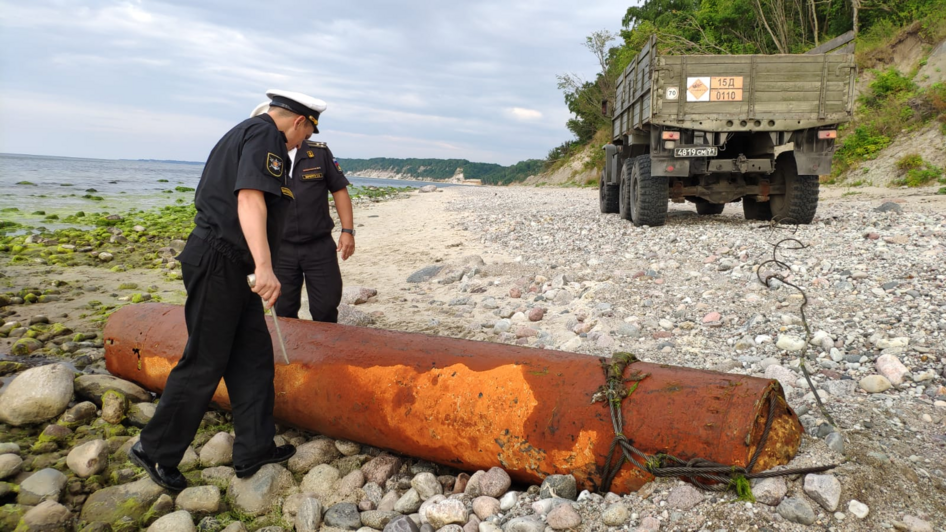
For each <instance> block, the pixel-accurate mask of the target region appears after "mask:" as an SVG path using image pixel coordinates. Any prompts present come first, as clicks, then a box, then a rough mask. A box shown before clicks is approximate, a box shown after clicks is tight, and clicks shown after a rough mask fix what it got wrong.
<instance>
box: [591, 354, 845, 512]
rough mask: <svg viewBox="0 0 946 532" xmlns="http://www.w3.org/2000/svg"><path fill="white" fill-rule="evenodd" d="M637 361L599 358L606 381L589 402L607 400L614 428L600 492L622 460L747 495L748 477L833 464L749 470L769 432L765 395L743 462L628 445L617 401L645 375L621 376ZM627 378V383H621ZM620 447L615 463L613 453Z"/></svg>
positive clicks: (771, 406) (772, 404)
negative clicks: (761, 421) (755, 437)
mask: <svg viewBox="0 0 946 532" xmlns="http://www.w3.org/2000/svg"><path fill="white" fill-rule="evenodd" d="M634 362H637V357H635V356H634V355H633V354H631V353H615V354H614V355H613V356H612V358H611V363H608V362H607V361H603V362H602V366H603V367H604V373H605V379H606V384H605V386H602V388H601V389H599V391H598V392H597V393H596V394H595V395H594V397H593V398H592V402H604V401H607V403H608V407H609V408H610V410H611V424H612V427H613V428H614V440H613V441H612V442H611V447H610V449H609V450H608V457H607V460H606V461H605V464H604V469H603V471H602V474H601V480H602V481H601V492H602V493H604V492H608V491H610V490H611V483H612V482H613V481H614V478H615V477H616V476H617V474H618V472H619V471H620V470H621V468H622V467H623V466H624V464H625V462H630V463H631V464H634V466H636V467H637V468H639V469H642V470H644V471H647V472H648V473H650V474H652V475H654V476H655V477H680V478H683V479H685V480H688V481H690V482H691V483H692V484H693V485H695V486H697V487H699V488H702V489H704V490H707V491H727V490H729V489H733V490H735V491H736V492H737V493H738V494H739V495H740V496H743V495H744V494H745V493H748V495H749V496H750V497H751V490H749V485H748V480H749V479H754V478H769V477H779V476H788V475H801V474H807V473H821V472H824V471H828V470H831V469H834V468H835V467H837V465H836V464H832V465H826V466H816V467H805V468H797V469H787V470H778V471H772V470H769V471H761V472H758V473H753V472H752V468H753V467H755V464H756V461H757V460H758V459H759V455H760V454H761V453H762V449H763V448H764V447H765V442H766V440H767V439H768V436H769V429H771V428H772V422H773V420H774V415H775V399H774V398H770V399H769V415H768V419H766V421H765V429H764V430H763V431H762V436H761V438H760V439H759V444H758V446H756V450H755V452H754V453H753V454H752V458H751V459H750V460H749V463H748V464H747V465H746V466H745V467H742V466H734V465H725V464H720V463H716V462H712V461H710V460H705V459H702V458H694V459H692V460H681V459H680V458H677V457H675V456H672V455H669V454H664V453H660V454H656V455H648V454H646V453H644V452H642V451H640V450H639V449H637V448H635V447H634V445H632V443H631V441H630V440H629V439H628V438H627V436H625V435H624V416H623V414H622V410H621V405H622V403H623V402H624V399H626V398H627V397H630V395H631V394H633V393H634V390H636V389H637V386H638V384H639V383H640V381H643V380H644V379H646V378H647V377H648V376H649V374H646V373H641V372H639V371H638V372H635V373H633V374H631V376H630V377H629V378H627V379H625V378H624V371H625V369H626V368H627V367H628V366H630V365H631V364H633V363H634ZM628 382H631V383H633V384H631V386H630V387H628V388H625V387H624V385H625V384H626V383H628ZM618 449H620V454H618V455H617V462H616V463H615V454H616V453H617V451H618Z"/></svg>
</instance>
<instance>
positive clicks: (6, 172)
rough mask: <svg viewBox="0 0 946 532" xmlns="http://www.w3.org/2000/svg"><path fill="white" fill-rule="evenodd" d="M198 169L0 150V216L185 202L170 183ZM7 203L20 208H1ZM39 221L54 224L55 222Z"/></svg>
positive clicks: (184, 181) (194, 178) (381, 183)
mask: <svg viewBox="0 0 946 532" xmlns="http://www.w3.org/2000/svg"><path fill="white" fill-rule="evenodd" d="M203 168H204V165H203V163H197V164H190V163H165V162H154V161H115V160H108V159H79V158H73V157H45V156H38V155H16V154H5V153H0V219H4V220H12V221H23V222H32V223H31V225H32V224H35V223H36V220H37V219H41V216H38V215H31V214H30V213H33V212H36V211H44V212H45V213H46V214H72V213H74V212H76V211H79V210H84V211H87V212H103V211H107V212H121V211H126V210H128V209H131V208H133V207H134V208H138V209H143V210H147V209H150V208H153V207H161V206H164V205H172V204H175V203H188V202H191V201H193V200H194V193H193V192H191V191H185V192H179V191H176V190H175V187H187V188H196V187H197V182H198V181H199V180H200V173H201V171H203ZM347 177H348V180H349V181H351V183H352V184H353V185H355V186H358V187H368V186H378V187H388V186H390V187H422V186H424V185H429V184H433V185H437V186H438V187H446V186H452V185H450V184H448V183H427V182H424V181H401V180H397V179H373V178H369V177H357V176H347ZM18 183H24V184H18ZM25 183H32V184H25ZM169 191H170V192H169ZM85 196H92V198H87V197H85ZM94 198H102V199H101V200H97V199H94ZM178 200H181V201H180V202H178ZM10 208H17V209H19V211H18V212H17V211H9V210H8V211H3V209H10ZM43 225H45V226H46V227H47V228H50V229H53V228H54V224H48V223H47V224H43Z"/></svg>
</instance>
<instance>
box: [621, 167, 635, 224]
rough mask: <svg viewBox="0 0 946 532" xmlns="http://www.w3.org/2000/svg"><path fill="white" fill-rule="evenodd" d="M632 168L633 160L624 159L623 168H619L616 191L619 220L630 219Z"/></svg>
mask: <svg viewBox="0 0 946 532" xmlns="http://www.w3.org/2000/svg"><path fill="white" fill-rule="evenodd" d="M633 166H634V159H625V161H624V166H622V167H621V183H620V184H619V185H618V186H619V191H618V212H619V213H621V218H624V219H625V220H630V219H631V167H633Z"/></svg>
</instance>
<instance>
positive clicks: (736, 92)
mask: <svg viewBox="0 0 946 532" xmlns="http://www.w3.org/2000/svg"><path fill="white" fill-rule="evenodd" d="M710 101H711V102H741V101H742V89H712V90H710Z"/></svg>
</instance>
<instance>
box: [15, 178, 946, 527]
mask: <svg viewBox="0 0 946 532" xmlns="http://www.w3.org/2000/svg"><path fill="white" fill-rule="evenodd" d="M822 192H823V193H822V197H823V201H822V203H821V205H820V206H819V210H818V215H817V216H816V219H815V222H814V223H813V224H812V225H809V226H802V227H798V228H782V227H772V226H768V225H765V224H762V223H759V222H748V221H746V220H744V219H743V217H742V213H741V208H740V206H739V204H731V205H728V206H727V207H726V209H725V211H724V212H723V214H722V215H719V216H698V215H697V214H696V212H695V209H693V208H692V206H687V205H671V215H670V217H669V220H668V223H667V225H665V226H663V227H658V228H648V227H642V228H638V227H634V226H633V225H631V224H630V223H629V222H627V221H625V220H622V219H620V218H619V217H618V216H617V215H602V214H600V213H599V212H598V203H597V191H596V190H591V189H576V188H543V187H540V188H525V187H512V188H496V187H450V188H447V189H437V190H435V191H430V192H424V191H411V192H405V191H401V192H394V191H392V192H391V193H390V194H386V195H384V197H383V198H382V197H380V196H378V197H365V198H363V199H361V200H359V201H358V202H356V205H355V220H356V228H357V230H358V236H357V240H356V245H357V249H356V254H355V255H354V256H353V257H352V258H351V259H349V260H348V261H346V262H344V263H342V274H343V278H344V280H345V286H346V288H345V293H344V296H343V305H342V308H341V312H340V316H341V321H342V323H345V324H348V325H357V326H363V327H376V328H382V329H392V330H400V331H406V332H424V333H428V334H435V335H440V336H451V337H457V338H466V339H471V340H478V341H485V342H496V343H504V344H515V345H521V346H527V347H540V348H545V349H554V350H562V351H570V352H577V353H584V354H587V355H589V356H595V357H608V356H610V355H611V354H612V353H614V352H618V351H628V352H632V353H634V354H635V355H636V356H637V357H638V358H639V359H641V360H644V361H647V362H654V363H659V364H669V365H675V366H685V367H691V368H698V369H706V370H713V371H718V372H723V373H733V374H740V375H751V376H756V377H764V378H770V379H776V380H777V381H778V382H779V383H780V385H781V387H782V389H783V390H784V392H785V396H786V398H787V400H788V403H789V405H790V406H791V407H792V408H793V409H794V410H795V412H796V413H797V414H798V415H799V417H800V420H801V422H802V424H803V426H804V427H805V431H806V432H805V435H804V436H803V438H802V444H801V448H800V450H799V452H798V455H797V456H796V457H795V459H794V460H792V462H791V463H790V464H788V466H787V467H805V466H810V465H821V464H838V467H837V468H835V469H834V470H832V471H830V472H826V473H822V474H809V475H796V476H787V477H777V478H772V479H766V480H759V481H753V485H752V492H753V499H754V501H753V500H739V499H738V498H737V496H736V494H735V493H733V492H704V491H701V490H698V489H697V488H695V487H693V486H692V485H690V484H687V483H685V482H682V481H680V480H676V479H659V480H656V481H654V482H651V483H649V484H647V485H646V486H645V487H644V488H643V489H642V490H640V491H638V492H635V493H631V494H622V495H618V494H614V493H590V492H584V491H579V490H578V489H577V488H576V485H575V480H574V478H572V477H570V476H569V475H555V476H550V477H548V478H546V479H545V481H544V482H543V483H542V484H541V485H533V486H528V485H519V484H516V483H514V482H513V481H512V480H511V479H510V477H509V475H508V474H507V473H506V472H505V471H503V470H502V469H501V468H498V467H497V468H493V469H490V470H484V471H460V470H456V469H453V468H450V467H446V466H444V465H439V464H433V463H430V462H426V461H424V460H422V459H419V458H417V457H411V456H403V455H397V454H394V453H391V452H389V451H387V450H385V449H379V448H374V447H370V446H367V445H363V444H361V443H359V442H349V441H342V440H332V439H330V438H327V437H325V436H322V435H319V434H316V433H311V432H306V431H302V430H299V429H294V428H290V427H279V430H278V436H277V440H278V441H279V443H292V444H294V445H296V446H297V447H298V448H299V452H298V454H297V455H296V456H295V457H294V458H293V459H291V460H290V461H289V462H288V463H287V464H282V465H269V466H266V467H264V469H263V470H261V472H260V473H258V474H257V475H256V476H255V477H253V479H249V480H239V479H236V478H235V477H234V474H233V469H232V455H231V453H232V440H233V438H232V424H231V423H230V418H229V414H228V413H226V412H223V411H217V410H213V409H211V410H209V411H208V412H207V414H206V416H205V419H204V423H203V425H202V428H201V430H200V432H199V433H198V435H197V437H196V438H195V440H194V442H193V443H192V445H191V449H190V450H189V451H188V454H187V456H186V457H185V460H184V463H182V464H181V469H182V470H183V471H185V473H186V475H187V477H188V480H189V485H190V487H189V488H188V489H187V490H185V491H184V492H181V493H180V494H174V493H169V492H165V491H164V490H162V489H161V488H160V487H158V486H156V485H155V484H153V483H152V482H151V481H150V480H149V479H148V477H147V475H146V474H144V473H143V471H142V470H140V469H138V468H136V467H135V466H134V465H133V464H132V463H131V462H130V461H128V459H127V450H128V448H130V447H131V445H133V443H134V442H135V441H136V435H137V433H138V431H139V430H140V427H141V426H143V425H144V424H145V423H146V422H147V420H148V419H149V417H150V413H153V411H154V406H155V402H156V401H157V400H159V398H158V397H155V396H154V395H153V394H151V393H149V392H147V391H146V390H142V389H141V388H139V387H138V386H137V385H135V384H133V383H129V382H126V381H121V380H119V379H116V378H115V377H112V376H109V375H107V374H106V372H105V371H104V362H103V356H104V349H103V345H102V337H101V328H102V325H103V323H104V321H105V320H106V319H107V316H108V314H109V313H110V312H111V311H114V309H116V308H118V307H120V306H123V305H129V304H148V303H149V301H164V302H170V303H176V304H180V303H183V300H184V297H185V294H184V293H183V285H182V283H181V282H180V279H179V265H177V264H176V261H174V258H173V257H174V255H175V254H176V249H178V248H179V247H180V246H181V245H182V244H183V241H182V238H183V237H184V236H186V217H187V214H188V213H187V211H186V208H187V207H186V206H170V207H166V209H167V210H166V211H164V212H161V211H155V210H148V211H141V212H137V211H136V212H129V211H121V213H120V214H114V215H108V216H117V218H113V219H111V220H108V216H100V217H98V218H97V219H101V220H103V221H102V222H100V223H99V224H96V227H97V229H94V230H90V229H83V230H73V232H69V231H70V230H68V229H63V231H64V232H62V233H59V234H57V235H55V237H54V236H53V235H49V234H37V233H36V232H35V231H25V232H21V233H20V234H11V233H7V235H8V236H6V237H4V240H3V242H2V246H3V247H2V248H0V264H2V265H3V268H2V274H3V276H2V277H0V311H2V320H0V321H2V322H3V325H2V327H0V336H3V338H0V374H2V383H3V386H0V421H2V423H3V424H2V425H0V442H2V443H0V504H2V506H0V530H8V529H9V530H37V531H38V530H90V531H92V530H95V531H104V530H113V531H117V530H123V531H124V530H150V531H163V530H167V531H170V530H202V531H204V530H207V531H209V530H213V531H219V530H227V531H228V532H235V531H238V530H250V531H254V530H266V531H267V532H276V531H279V530H283V531H291V530H297V531H317V530H324V531H335V530H357V531H360V532H370V531H373V530H384V531H386V532H394V531H416V530H424V531H444V532H460V531H463V532H474V531H479V532H498V531H502V532H531V531H536V532H546V531H547V530H582V531H619V530H620V531H629V530H640V531H650V530H701V531H702V530H705V531H721V530H733V531H735V530H739V531H742V530H838V531H847V530H850V531H860V530H910V531H926V530H930V531H934V530H946V317H944V316H946V286H944V285H946V270H944V268H943V264H944V259H946V198H943V197H942V196H935V195H931V194H929V193H924V192H923V191H920V192H917V191H912V190H911V191H901V190H894V189H864V190H862V191H861V190H859V191H857V193H854V194H851V193H849V191H845V190H842V189H827V190H823V191H822ZM846 192H847V193H846ZM182 232H183V234H181V233H182ZM785 239H794V240H795V241H797V244H793V243H792V242H786V243H783V244H782V245H781V246H779V247H778V248H777V249H776V246H775V245H776V244H777V243H778V242H779V241H782V240H785ZM773 254H774V255H773ZM17 257H20V258H17ZM773 258H774V259H777V260H778V262H777V263H776V262H771V261H770V259H773ZM760 277H761V279H762V280H766V279H768V282H767V283H765V282H762V281H760ZM792 285H795V286H797V287H798V288H800V289H801V290H798V289H796V288H794V287H793V286H792ZM805 299H807V305H806V306H805V318H806V319H807V324H808V331H809V332H810V334H808V333H806V329H805V327H804V323H803V321H802V315H801V313H800V308H801V304H802V303H803V301H805ZM802 355H804V356H806V357H807V359H806V362H805V366H806V367H807V368H808V369H809V371H810V373H811V376H812V383H813V384H814V389H812V388H811V387H810V386H809V385H808V382H807V380H806V379H805V378H804V376H803V374H802V372H801V367H800V363H799V361H800V357H801V356H802ZM37 390H40V391H37ZM815 393H817V394H818V396H819V397H820V398H821V401H822V402H823V403H824V405H825V408H826V410H827V412H828V414H829V415H830V416H831V418H832V419H833V420H834V422H835V426H832V424H831V423H829V422H828V419H827V418H826V417H825V416H824V415H822V413H821V411H820V409H819V408H818V406H817V404H816V402H815ZM625 467H628V466H625Z"/></svg>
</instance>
